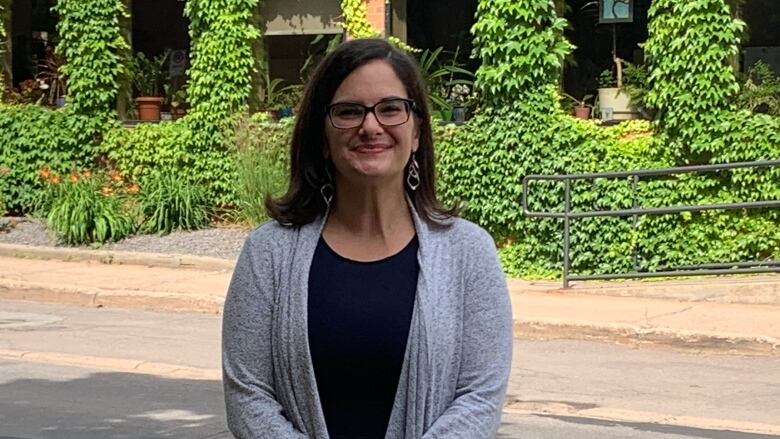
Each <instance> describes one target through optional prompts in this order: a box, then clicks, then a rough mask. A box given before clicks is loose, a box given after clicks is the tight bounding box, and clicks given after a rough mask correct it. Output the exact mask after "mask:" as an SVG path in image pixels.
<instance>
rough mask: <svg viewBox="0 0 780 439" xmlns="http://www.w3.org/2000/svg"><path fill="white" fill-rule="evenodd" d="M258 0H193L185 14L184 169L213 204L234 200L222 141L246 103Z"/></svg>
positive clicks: (232, 178)
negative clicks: (186, 156) (186, 106)
mask: <svg viewBox="0 0 780 439" xmlns="http://www.w3.org/2000/svg"><path fill="white" fill-rule="evenodd" d="M257 4H258V1H257V0H216V1H215V0H192V1H188V2H187V5H186V6H185V9H184V13H185V15H186V16H187V18H188V19H189V20H190V37H191V39H192V44H191V51H192V52H191V62H192V67H191V68H190V71H189V73H190V83H189V88H188V99H189V103H190V108H191V110H190V112H189V113H188V115H187V117H185V118H184V119H181V120H180V121H181V122H182V123H184V124H185V125H186V126H187V127H188V129H189V130H190V132H191V137H190V139H189V142H188V145H187V147H188V151H189V153H190V155H191V157H192V167H191V168H189V171H191V172H192V173H194V174H195V175H198V176H199V177H200V178H201V179H202V181H203V184H204V186H205V187H206V191H207V197H208V199H209V200H211V201H212V202H213V203H215V204H223V205H228V204H234V203H235V185H234V184H233V182H234V181H235V178H236V171H235V166H234V164H233V161H232V159H231V157H230V154H229V152H228V151H227V148H226V147H225V143H226V139H227V138H228V136H229V134H228V132H229V130H230V129H231V128H232V126H233V123H234V120H235V118H236V115H237V114H241V113H243V112H244V111H245V110H246V108H247V102H248V98H249V94H250V92H251V77H252V76H251V72H252V69H253V66H254V61H253V53H252V42H253V40H255V39H257V38H260V36H261V34H260V31H259V30H258V29H257V27H256V26H255V25H253V24H252V14H253V11H254V9H255V8H256V7H257Z"/></svg>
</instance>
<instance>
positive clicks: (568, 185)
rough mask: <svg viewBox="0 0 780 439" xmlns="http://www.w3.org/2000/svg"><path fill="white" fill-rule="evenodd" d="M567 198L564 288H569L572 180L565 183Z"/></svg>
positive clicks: (564, 228)
mask: <svg viewBox="0 0 780 439" xmlns="http://www.w3.org/2000/svg"><path fill="white" fill-rule="evenodd" d="M564 184H565V189H564V192H565V195H564V196H565V197H566V201H565V203H564V213H565V216H564V218H563V288H564V289H567V288H569V223H570V222H571V218H569V212H570V211H571V180H569V179H568V178H567V179H566V181H565V183H564Z"/></svg>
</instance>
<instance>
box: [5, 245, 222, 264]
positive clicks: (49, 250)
mask: <svg viewBox="0 0 780 439" xmlns="http://www.w3.org/2000/svg"><path fill="white" fill-rule="evenodd" d="M0 256H6V257H12V258H27V259H44V260H57V261H65V262H81V261H98V262H101V263H104V264H116V265H143V266H146V267H166V268H191V269H197V270H209V271H215V270H216V271H218V270H233V267H234V266H235V265H236V261H235V260H232V259H221V258H212V257H208V256H193V255H182V254H165V253H142V252H129V251H117V250H87V249H76V248H60V247H42V246H33V245H17V244H0Z"/></svg>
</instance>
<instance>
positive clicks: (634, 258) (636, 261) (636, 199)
mask: <svg viewBox="0 0 780 439" xmlns="http://www.w3.org/2000/svg"><path fill="white" fill-rule="evenodd" d="M632 186H633V191H632V192H633V195H634V202H633V204H632V206H633V208H634V209H636V208H638V207H639V197H637V194H636V191H637V189H638V188H639V175H637V174H634V183H633V185H632ZM633 217H634V223H633V225H632V226H631V230H632V232H633V235H634V237H636V227H637V224H638V223H639V215H637V214H634V215H633ZM631 252H632V256H631V259H632V262H633V264H634V271H639V251H638V250H637V248H636V242H634V244H633V245H632V246H631Z"/></svg>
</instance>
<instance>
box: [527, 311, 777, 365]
mask: <svg viewBox="0 0 780 439" xmlns="http://www.w3.org/2000/svg"><path fill="white" fill-rule="evenodd" d="M513 333H514V336H515V337H516V338H530V339H539V340H543V339H567V340H598V341H612V342H617V343H625V344H645V345H660V346H666V347H671V348H675V349H679V350H684V351H694V352H696V353H702V352H708V353H727V354H740V355H764V356H772V357H780V339H777V338H774V337H769V336H764V335H753V334H738V333H727V332H710V331H692V330H680V329H671V328H663V327H641V326H635V325H627V324H617V323H602V322H564V321H558V320H553V319H540V320H519V319H514V324H513Z"/></svg>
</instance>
